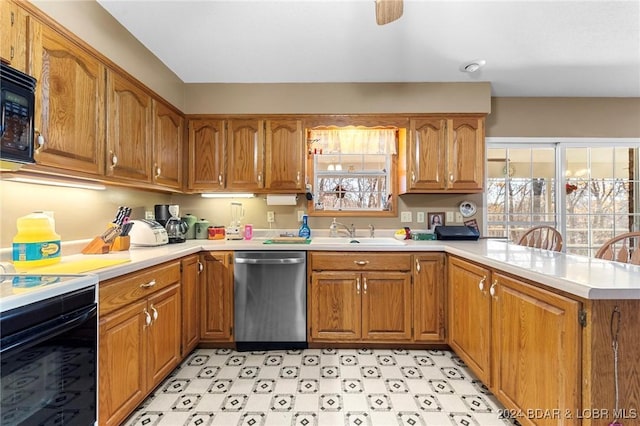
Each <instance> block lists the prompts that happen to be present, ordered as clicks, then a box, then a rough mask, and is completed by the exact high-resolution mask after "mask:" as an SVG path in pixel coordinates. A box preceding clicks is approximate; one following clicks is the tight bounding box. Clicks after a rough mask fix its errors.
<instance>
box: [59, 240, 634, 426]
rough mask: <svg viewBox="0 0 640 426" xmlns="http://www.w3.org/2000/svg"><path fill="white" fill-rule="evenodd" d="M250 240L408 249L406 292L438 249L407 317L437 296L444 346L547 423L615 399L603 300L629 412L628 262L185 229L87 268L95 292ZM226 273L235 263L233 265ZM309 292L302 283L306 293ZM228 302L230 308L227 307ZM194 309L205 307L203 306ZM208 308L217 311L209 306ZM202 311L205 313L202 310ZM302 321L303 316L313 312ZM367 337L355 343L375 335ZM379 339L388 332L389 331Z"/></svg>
mask: <svg viewBox="0 0 640 426" xmlns="http://www.w3.org/2000/svg"><path fill="white" fill-rule="evenodd" d="M255 249H260V250H281V249H287V250H306V251H307V252H308V255H309V256H310V257H311V258H312V259H313V256H314V254H322V253H338V254H340V255H342V256H343V257H344V256H345V255H349V256H351V255H354V256H357V255H359V254H361V255H367V254H371V253H389V252H393V253H394V256H396V255H402V254H406V255H407V256H408V257H410V258H412V259H414V260H413V262H412V266H411V271H410V274H411V275H412V277H413V278H412V282H413V292H412V293H411V297H412V298H415V297H420V295H423V294H425V293H422V292H420V291H419V286H420V285H423V281H422V278H420V275H419V274H420V271H421V270H423V271H424V270H429V271H437V270H438V269H431V268H430V267H429V266H428V264H427V262H423V259H425V258H426V257H427V256H428V255H434V254H435V255H440V256H441V258H442V259H443V261H445V260H446V262H445V263H444V265H442V266H444V267H443V268H441V269H440V271H442V276H438V277H433V276H432V277H431V278H430V281H431V283H430V284H427V285H434V286H435V287H434V289H435V288H437V290H436V292H435V294H442V295H443V296H444V297H442V298H441V299H440V300H441V306H434V305H431V304H430V303H428V302H429V301H427V300H420V301H417V302H416V300H413V307H414V310H413V313H414V320H413V321H414V326H417V325H416V324H415V321H416V319H417V309H418V307H420V306H423V305H424V306H427V305H428V306H434V309H436V310H438V312H440V314H439V315H442V317H441V318H440V319H441V320H442V325H443V328H444V332H443V334H442V335H443V336H444V339H443V340H441V341H440V342H436V343H440V344H448V345H449V346H451V348H452V349H453V350H454V351H455V352H456V353H457V354H458V355H459V356H460V358H462V359H463V360H464V361H465V363H466V364H467V365H468V366H469V367H470V368H471V369H472V370H473V371H474V372H475V373H476V374H477V376H478V377H479V378H481V380H482V381H483V382H484V383H485V384H486V385H487V386H488V387H489V388H490V389H491V390H492V391H493V392H494V394H495V395H496V396H497V397H498V398H499V399H500V401H501V402H502V403H503V404H504V405H505V406H506V407H507V408H508V409H509V410H511V412H513V413H514V415H516V416H517V415H519V414H521V417H518V420H519V421H520V422H521V423H522V424H537V425H546V424H549V425H551V424H561V423H560V420H562V421H563V422H564V423H562V424H583V425H590V424H596V423H592V421H593V420H592V419H591V418H587V417H589V416H587V415H584V414H583V415H581V416H580V418H579V416H578V415H579V413H590V412H591V411H590V410H613V407H614V400H613V389H614V382H613V380H614V379H613V378H614V374H613V354H612V350H611V336H610V331H609V327H610V320H611V315H612V312H613V311H614V309H616V308H617V309H618V310H619V311H620V331H619V335H618V341H619V348H620V356H619V365H618V368H619V380H620V384H619V386H620V387H619V390H620V403H619V407H620V408H622V409H624V410H626V411H625V412H626V413H631V414H633V413H634V412H635V410H636V409H637V405H638V400H637V399H636V397H635V395H637V392H636V390H637V386H638V380H637V377H636V375H635V373H634V372H636V371H638V370H639V369H640V366H639V364H638V363H639V362H640V361H638V357H637V356H636V354H637V353H638V350H640V348H639V347H638V340H637V335H638V331H639V330H638V325H639V324H640V319H639V318H638V317H639V315H640V314H639V312H640V309H638V308H639V307H640V267H637V266H632V265H626V264H619V263H616V262H608V261H603V260H599V259H592V258H587V257H582V256H573V255H565V254H562V253H556V252H548V251H544V250H538V249H531V248H526V247H521V246H517V245H513V244H509V243H507V242H503V241H494V240H480V241H478V242H443V241H406V244H404V245H400V246H395V245H394V246H393V247H389V246H376V245H367V246H364V245H357V244H356V245H354V244H335V245H331V244H321V245H314V244H313V242H312V243H311V244H308V245H300V244H290V245H289V244H282V245H265V244H263V239H260V238H257V239H254V240H251V241H208V240H207V241H201V240H191V241H188V242H186V243H184V244H173V245H165V246H160V247H155V248H135V249H132V250H130V252H128V253H126V252H124V253H117V254H109V255H105V256H107V257H114V258H118V257H127V258H129V259H130V262H127V263H124V264H120V265H118V266H114V267H110V268H106V269H103V270H98V271H96V273H97V275H98V277H99V279H100V282H101V288H100V294H101V299H102V296H103V293H104V290H105V287H103V286H102V285H103V284H104V283H105V282H108V283H110V282H112V281H114V280H117V281H122V280H123V279H126V276H129V275H130V274H136V273H140V272H141V271H142V272H143V273H146V272H145V271H147V272H148V271H153V270H154V269H155V268H158V267H164V265H171V264H175V262H178V261H180V260H181V259H186V258H190V257H191V258H192V257H193V256H209V257H211V258H217V259H223V260H222V261H221V262H222V263H220V264H218V265H217V266H215V268H220V267H223V266H224V262H227V266H228V265H229V259H231V257H232V255H233V252H234V251H237V250H255ZM77 258H78V255H72V256H68V257H65V258H63V260H62V264H64V263H65V262H73V261H74V260H76V259H77ZM225 259H226V260H225ZM310 263H311V264H312V263H313V261H311V262H310ZM207 266H208V265H207ZM207 266H205V274H202V276H206V277H209V279H208V280H207V281H210V279H211V278H212V277H214V278H218V279H219V278H222V279H223V280H226V283H227V285H229V283H231V284H232V283H233V281H232V280H230V281H229V276H226V278H224V277H225V274H224V273H221V270H219V269H216V271H215V272H214V273H210V272H207V271H206V269H207ZM311 268H313V265H311V266H310V269H311ZM354 269H357V267H355V268H354ZM227 273H228V274H232V268H229V271H228V272H227ZM311 273H315V271H313V272H311ZM429 273H431V272H429ZM184 274H185V271H184V270H183V282H182V285H183V286H184V285H185V284H186V281H185V278H184ZM307 282H308V287H309V286H311V285H312V279H311V277H308V281H307ZM135 284H136V285H137V284H139V282H136V283H135ZM108 285H110V284H107V286H108ZM205 285H206V286H210V285H214V283H211V282H207V283H206V284H205V283H203V282H200V286H201V287H200V292H201V293H200V295H202V294H204V293H203V292H204V290H203V288H204V287H203V286H205ZM230 292H232V289H227V290H226V291H223V292H221V293H216V294H217V295H223V296H224V295H226V296H227V297H229V293H230ZM312 292H313V290H312V289H308V294H309V295H310V294H312ZM183 294H184V293H183ZM207 294H209V293H208V291H207ZM197 297H198V296H197V295H196V298H197ZM309 297H310V296H309ZM183 302H184V301H183ZM199 303H200V306H201V307H203V306H205V302H204V301H202V300H201V301H200V302H199ZM390 303H391V302H390ZM224 306H231V304H228V305H225V304H224V303H222V304H221V303H219V301H216V307H224ZM314 309H315V307H314V306H313V300H309V302H308V310H309V311H310V312H312V311H313V310H314ZM182 314H183V315H189V314H190V312H188V311H186V310H184V304H183V312H182ZM225 314H226V315H228V316H232V312H227V313H225ZM201 315H205V313H204V311H201ZM216 315H217V316H220V315H221V313H220V312H216ZM200 323H201V324H205V320H204V319H202V320H201V322H200ZM231 323H232V322H231ZM307 326H308V327H310V323H308V325H307ZM412 330H413V328H412ZM202 333H204V330H202ZM202 333H201V334H200V336H203V334H202ZM417 334H418V331H415V333H414V335H413V336H412V337H411V338H410V339H407V340H405V341H396V342H395V343H394V344H395V345H397V346H403V345H405V346H407V347H411V346H412V345H413V346H415V345H423V346H424V345H428V343H427V342H428V341H427V340H422V341H421V340H420V338H419V337H418V336H417ZM308 337H309V338H310V343H313V342H314V341H315V340H314V339H313V338H311V332H310V331H308ZM197 339H198V338H196V340H197ZM216 341H217V342H218V344H219V345H222V346H224V345H225V343H224V342H225V341H226V345H229V344H233V336H232V335H231V336H228V337H227V338H226V340H225V339H224V338H223V339H213V340H212V341H210V342H209V344H213V345H214V346H215V345H216ZM331 343H342V344H344V342H325V344H326V345H330V344H331ZM375 343H377V342H374V343H371V342H361V343H352V345H360V344H363V345H365V346H366V345H371V344H374V346H375ZM382 343H387V344H389V342H388V341H387V342H382ZM431 343H433V341H432V342H431ZM200 344H201V345H202V344H207V339H206V338H202V339H200ZM183 356H184V355H183ZM103 371H104V370H103ZM532 384H535V391H534V390H533V389H531V388H530V386H531V385H532ZM525 388H526V389H525ZM143 398H144V395H140V396H139V398H138V399H134V402H133V403H132V407H135V406H136V405H137V404H138V403H139V402H140V401H141V400H142V399H143ZM103 406H104V404H103ZM536 410H543V411H542V412H540V411H536ZM527 413H529V414H527ZM540 413H549V415H550V417H549V418H539V417H537V416H539V415H540ZM559 416H560V417H559Z"/></svg>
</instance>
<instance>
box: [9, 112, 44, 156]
mask: <svg viewBox="0 0 640 426" xmlns="http://www.w3.org/2000/svg"><path fill="white" fill-rule="evenodd" d="M2 128H3V129H4V105H2ZM33 134H34V135H36V134H37V135H38V136H37V137H36V143H37V144H38V147H37V148H36V152H37V153H40V151H42V148H44V136H42V133H40V130H38V129H33Z"/></svg>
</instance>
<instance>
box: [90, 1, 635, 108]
mask: <svg viewBox="0 0 640 426" xmlns="http://www.w3.org/2000/svg"><path fill="white" fill-rule="evenodd" d="M97 1H98V2H99V3H100V4H101V5H102V6H103V7H104V8H105V9H106V10H107V11H108V12H109V13H111V14H112V15H113V16H114V17H115V18H116V19H117V20H118V21H119V22H120V23H122V25H124V27H126V28H127V29H128V30H129V31H130V32H131V33H132V34H133V35H134V36H135V37H136V38H137V39H139V40H140V41H141V42H142V43H143V44H144V45H145V46H146V47H147V48H148V49H149V50H151V51H152V52H153V53H154V54H155V55H156V56H157V57H158V58H160V60H161V61H162V62H164V63H165V64H166V65H167V66H168V67H169V68H170V69H171V70H173V72H175V73H176V75H178V77H179V78H180V79H182V80H183V81H184V82H187V83H205V82H206V83H309V82H314V83H315V82H321V83H324V82H467V81H489V82H491V86H492V95H493V96H571V97H572V96H578V97H581V96H594V97H609V96H611V97H640V1H639V0H608V1H605V0H588V1H584V0H571V1H555V0H545V1H533V0H511V1H505V0H502V1H500V0H498V1H483V0H466V1H457V0H441V1H436V0H405V1H404V15H403V16H402V18H400V19H399V20H398V21H395V22H393V23H390V24H387V25H384V26H379V25H377V24H376V20H375V4H374V0H340V1H338V0H315V1H309V0H297V1H293V0H289V1H276V0H254V1H243V0H226V1H223V0H173V1H171V0H129V1H123V0H97ZM474 59H483V60H485V61H486V66H485V67H484V68H482V69H481V70H480V71H478V72H476V73H474V74H467V73H463V72H461V71H460V68H461V66H462V65H463V64H464V63H467V62H469V61H471V60H474Z"/></svg>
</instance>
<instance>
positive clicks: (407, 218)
mask: <svg viewBox="0 0 640 426" xmlns="http://www.w3.org/2000/svg"><path fill="white" fill-rule="evenodd" d="M412 221H413V219H412V218H411V212H401V213H400V222H402V223H407V222H412Z"/></svg>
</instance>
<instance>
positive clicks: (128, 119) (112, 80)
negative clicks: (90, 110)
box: [106, 71, 152, 183]
mask: <svg viewBox="0 0 640 426" xmlns="http://www.w3.org/2000/svg"><path fill="white" fill-rule="evenodd" d="M107 123H108V126H107V153H106V154H107V160H106V161H107V168H106V172H107V175H108V176H111V177H115V178H119V179H124V180H129V181H137V182H148V183H150V182H151V137H152V130H151V129H152V107H151V96H150V95H149V94H148V93H147V92H146V91H145V90H143V89H142V88H141V87H140V86H138V85H137V84H136V83H135V82H133V81H132V80H130V79H128V78H126V77H125V76H123V75H121V74H118V73H115V72H113V71H108V72H107Z"/></svg>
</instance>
